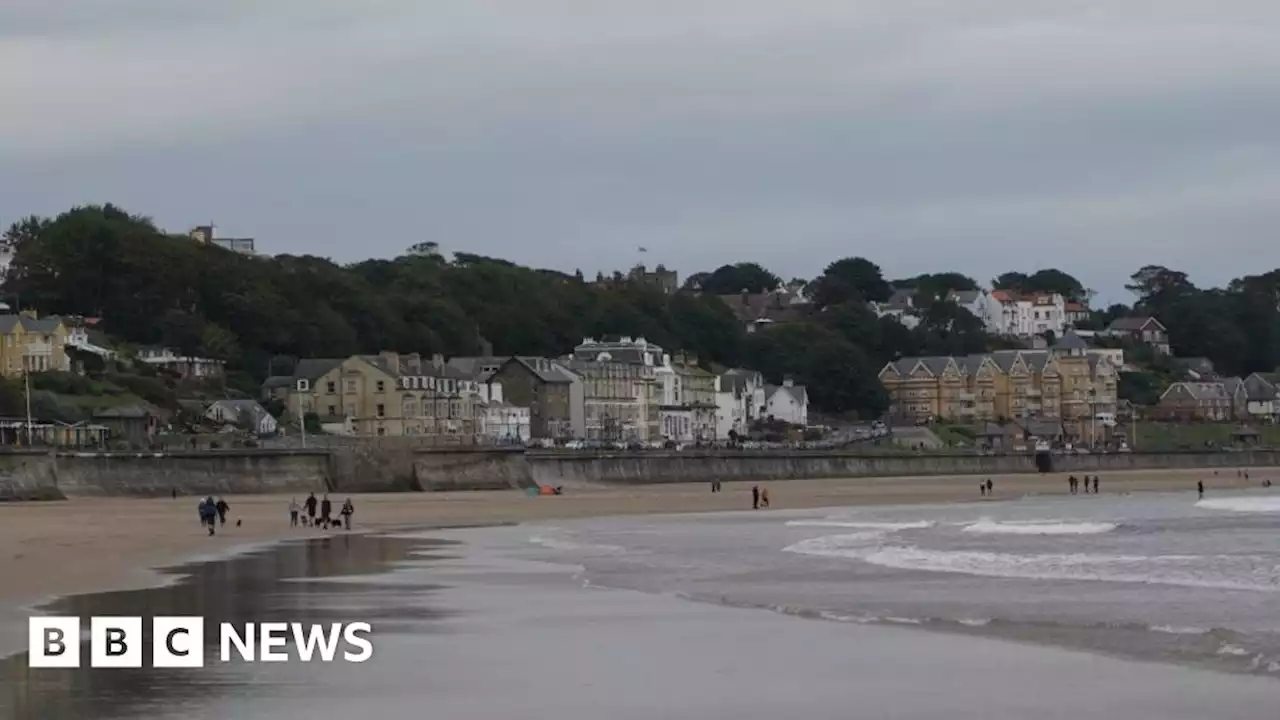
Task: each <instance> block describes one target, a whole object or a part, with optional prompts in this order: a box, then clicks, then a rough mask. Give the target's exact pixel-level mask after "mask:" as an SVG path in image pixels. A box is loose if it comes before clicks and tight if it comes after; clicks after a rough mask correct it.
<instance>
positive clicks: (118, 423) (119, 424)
mask: <svg viewBox="0 0 1280 720" xmlns="http://www.w3.org/2000/svg"><path fill="white" fill-rule="evenodd" d="M93 422H94V424H96V425H101V426H104V427H106V428H107V432H108V434H109V435H110V438H111V439H112V440H119V441H123V442H128V443H130V444H131V445H137V446H147V445H150V443H151V440H152V439H153V438H154V437H155V436H156V433H158V432H159V431H160V426H161V425H162V424H163V422H164V419H163V417H162V414H161V412H160V411H159V410H158V409H156V408H155V407H154V406H152V405H149V404H145V403H144V404H137V405H122V406H118V407H112V408H105V409H102V410H98V411H96V412H94V413H93Z"/></svg>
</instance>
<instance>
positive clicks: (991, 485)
mask: <svg viewBox="0 0 1280 720" xmlns="http://www.w3.org/2000/svg"><path fill="white" fill-rule="evenodd" d="M995 489H996V486H995V483H993V482H991V478H987V494H988V495H990V494H992V493H993V492H995Z"/></svg>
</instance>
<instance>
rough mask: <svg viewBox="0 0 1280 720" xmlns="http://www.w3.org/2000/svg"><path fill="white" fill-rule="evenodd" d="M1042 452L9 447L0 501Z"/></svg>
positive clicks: (720, 470)
mask: <svg viewBox="0 0 1280 720" xmlns="http://www.w3.org/2000/svg"><path fill="white" fill-rule="evenodd" d="M1275 465H1280V451H1271V450H1254V451H1247V452H1230V453H1228V452H1186V453H1161V454H1145V453H1126V454H1112V455H1055V456H1053V471H1054V472H1064V473H1065V472H1075V473H1092V472H1097V473H1108V472H1120V471H1124V470H1158V469H1165V468H1167V469H1171V470H1172V469H1187V468H1228V467H1265V466H1275ZM1038 471H1039V468H1038V467H1037V463H1036V458H1035V457H1034V456H1031V455H1003V456H980V455H909V456H903V455H860V454H856V453H842V452H815V451H777V452H727V451H716V452H643V453H628V452H609V453H579V452H573V453H570V452H552V451H530V452H525V451H523V450H519V449H515V450H509V449H495V448H450V449H416V448H408V447H398V446H397V447H392V446H388V447H378V446H373V445H371V446H353V447H342V448H325V449H308V450H301V449H299V450H282V449H270V450H266V449H252V450H251V449H239V450H214V451H199V452H166V453H47V452H42V451H30V450H27V451H23V450H15V451H8V452H0V501H5V500H56V499H63V498H71V497H101V496H135V497H163V496H167V495H169V494H170V493H172V492H173V491H175V490H176V491H177V492H178V493H179V494H180V495H185V496H193V495H207V494H215V495H242V494H255V493H294V494H305V493H308V492H326V491H327V492H347V493H359V492H405V491H408V492H423V491H440V490H486V489H507V488H518V487H527V486H529V485H532V484H533V483H535V482H536V483H541V484H545V485H566V486H570V487H573V486H575V485H577V486H582V485H601V484H603V485H640V484H651V483H680V482H708V481H710V480H720V481H724V482H762V481H766V480H767V481H777V480H788V479H797V478H857V477H895V476H896V477H905V476H929V475H936V476H949V475H957V476H959V475H1001V474H1010V473H1034V472H1038Z"/></svg>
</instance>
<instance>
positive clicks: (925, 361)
mask: <svg viewBox="0 0 1280 720" xmlns="http://www.w3.org/2000/svg"><path fill="white" fill-rule="evenodd" d="M1116 373H1117V368H1116V367H1115V366H1114V365H1113V364H1112V362H1111V360H1110V359H1109V356H1107V355H1105V354H1101V353H1097V352H1094V351H1092V350H1090V349H1089V348H1088V347H1087V346H1086V345H1085V343H1084V341H1083V340H1082V339H1081V338H1080V337H1079V336H1077V335H1076V334H1075V333H1074V332H1068V333H1067V334H1066V335H1064V336H1062V337H1061V338H1059V339H1058V340H1057V342H1055V344H1054V346H1053V347H1052V348H1050V349H1047V350H1003V351H997V352H993V353H988V354H981V355H968V356H962V357H946V356H939V357H918V358H901V359H899V360H896V361H894V362H891V363H888V364H887V365H885V367H884V368H883V369H882V370H881V371H880V381H881V383H882V384H883V385H884V387H885V390H886V391H887V392H888V393H889V398H890V410H889V414H890V416H891V417H893V418H895V419H897V420H898V421H899V422H904V423H921V422H928V421H931V420H935V419H939V418H940V419H944V420H950V421H959V422H968V423H984V422H1006V421H1013V420H1018V421H1026V420H1029V419H1041V420H1054V421H1060V422H1062V423H1063V427H1064V431H1065V433H1066V434H1067V436H1068V437H1070V438H1071V439H1072V440H1073V441H1078V440H1087V439H1088V438H1090V437H1093V436H1094V435H1095V434H1096V433H1097V428H1096V425H1097V424H1096V423H1095V422H1093V420H1095V419H1096V418H1097V417H1098V416H1099V415H1103V416H1104V417H1105V416H1107V415H1114V413H1115V410H1116V377H1117V376H1116Z"/></svg>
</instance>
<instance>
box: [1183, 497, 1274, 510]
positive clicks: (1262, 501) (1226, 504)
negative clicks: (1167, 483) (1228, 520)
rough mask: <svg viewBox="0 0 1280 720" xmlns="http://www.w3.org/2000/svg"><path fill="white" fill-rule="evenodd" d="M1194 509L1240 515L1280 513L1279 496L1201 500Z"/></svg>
mask: <svg viewBox="0 0 1280 720" xmlns="http://www.w3.org/2000/svg"><path fill="white" fill-rule="evenodd" d="M1196 507H1198V508H1203V509H1205V510H1227V511H1230V512H1242V513H1280V496H1270V497H1232V498H1212V499H1210V500H1201V501H1200V502H1198V503H1196Z"/></svg>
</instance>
